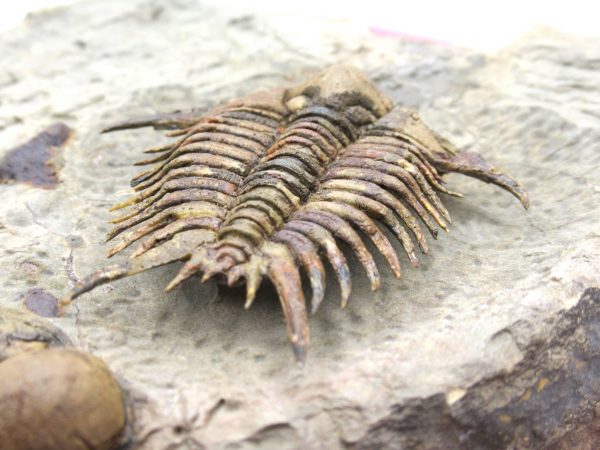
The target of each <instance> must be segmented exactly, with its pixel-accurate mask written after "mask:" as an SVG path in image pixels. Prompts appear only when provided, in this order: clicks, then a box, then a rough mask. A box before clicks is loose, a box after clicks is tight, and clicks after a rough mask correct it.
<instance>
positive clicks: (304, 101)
mask: <svg viewBox="0 0 600 450" xmlns="http://www.w3.org/2000/svg"><path fill="white" fill-rule="evenodd" d="M309 102H310V99H309V98H308V97H307V96H306V95H298V96H296V97H293V98H291V99H289V100H288V101H287V103H286V104H285V106H287V109H288V110H289V111H290V112H296V111H300V110H301V109H303V108H306V107H307V106H308V104H309Z"/></svg>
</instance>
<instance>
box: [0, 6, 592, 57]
mask: <svg viewBox="0 0 600 450" xmlns="http://www.w3.org/2000/svg"><path fill="white" fill-rule="evenodd" d="M78 1H85V0H17V1H14V0H0V11H1V13H0V32H4V31H7V30H10V28H12V27H14V26H17V25H18V24H19V22H20V21H21V20H22V19H23V17H25V15H26V14H27V13H28V12H30V11H35V10H37V9H41V8H49V7H53V6H56V5H62V4H69V3H77V2H78ZM122 1H126V0H122ZM198 1H199V3H204V4H206V3H210V4H213V5H215V6H217V5H219V4H223V3H227V5H228V7H229V8H231V7H235V6H240V7H242V8H243V9H244V10H248V9H251V10H255V11H256V13H257V14H258V15H260V13H261V11H263V12H264V11H268V12H269V13H276V14H283V15H286V16H287V15H289V16H293V15H294V13H295V11H297V9H298V8H300V7H301V8H302V9H303V13H302V16H304V17H305V16H306V15H307V14H306V13H307V10H310V12H311V13H312V14H314V15H318V16H321V17H330V18H333V19H335V20H339V21H344V22H353V23H355V24H356V25H357V26H359V27H362V28H368V29H372V30H375V31H376V32H377V31H379V32H383V33H392V34H398V35H409V36H412V37H416V38H422V39H431V40H435V41H440V42H445V43H448V44H450V45H458V46H463V47H468V48H472V49H476V50H481V51H493V50H496V49H499V48H502V47H503V46H505V45H506V44H508V43H509V42H511V41H512V40H513V39H514V38H516V37H518V36H519V35H521V34H523V33H525V32H527V31H528V30H530V29H531V28H533V27H535V26H549V27H552V28H555V29H557V30H559V31H563V32H567V33H574V34H580V35H586V36H595V37H600V7H596V6H594V5H595V4H596V2H594V1H593V0H588V1H584V0H571V1H555V2H553V1H526V0H521V1H517V0H500V1H494V2H489V1H488V2H486V1H485V0H483V1H477V2H476V1H468V0H447V1H427V0H411V1H399V0H362V1H360V2H358V1H350V0H338V1H329V2H327V1H326V0H293V1H286V0H250V1H237V2H236V1H234V0H221V1H219V0H198ZM164 3H165V5H168V4H169V1H168V0H165V1H164ZM300 5H301V6H300Z"/></svg>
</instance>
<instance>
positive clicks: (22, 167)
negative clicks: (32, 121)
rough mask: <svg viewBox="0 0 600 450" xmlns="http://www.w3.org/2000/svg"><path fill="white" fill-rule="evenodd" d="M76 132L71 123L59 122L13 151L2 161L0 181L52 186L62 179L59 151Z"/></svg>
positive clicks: (48, 187) (41, 186) (44, 186)
mask: <svg viewBox="0 0 600 450" xmlns="http://www.w3.org/2000/svg"><path fill="white" fill-rule="evenodd" d="M72 133H73V132H72V130H71V129H70V128H69V127H68V126H67V125H65V124H64V123H61V122H57V123H54V124H52V125H50V126H49V127H47V128H46V129H44V130H42V131H41V132H40V133H38V134H37V135H36V136H35V137H33V138H32V139H30V140H29V141H27V142H26V143H24V144H21V145H19V146H17V147H15V148H14V149H12V150H10V151H9V152H8V153H7V154H6V156H5V157H4V160H3V161H2V163H1V164H0V181H1V182H3V183H13V182H16V183H28V184H31V185H33V186H36V187H40V188H44V189H52V188H53V187H55V186H56V185H57V184H58V182H59V179H58V172H59V171H60V169H61V167H62V162H61V158H60V154H59V150H60V148H61V147H62V146H64V144H65V143H66V142H67V140H68V139H69V138H70V137H71V135H72Z"/></svg>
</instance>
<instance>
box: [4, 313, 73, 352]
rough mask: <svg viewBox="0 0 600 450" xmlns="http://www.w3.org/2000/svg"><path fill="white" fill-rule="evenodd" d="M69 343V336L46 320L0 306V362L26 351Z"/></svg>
mask: <svg viewBox="0 0 600 450" xmlns="http://www.w3.org/2000/svg"><path fill="white" fill-rule="evenodd" d="M71 345H72V342H71V340H70V339H69V337H68V336H67V335H66V334H65V333H64V332H63V331H62V330H61V329H60V328H58V327H57V326H55V325H53V324H52V323H50V322H48V321H47V320H44V319H42V318H40V317H38V316H36V315H35V314H32V313H30V312H27V311H20V310H16V309H13V308H4V307H2V306H0V362H2V361H4V360H5V359H6V358H9V357H11V356H14V355H17V354H19V353H22V352H26V351H31V350H41V349H46V348H51V347H65V346H67V347H68V346H71Z"/></svg>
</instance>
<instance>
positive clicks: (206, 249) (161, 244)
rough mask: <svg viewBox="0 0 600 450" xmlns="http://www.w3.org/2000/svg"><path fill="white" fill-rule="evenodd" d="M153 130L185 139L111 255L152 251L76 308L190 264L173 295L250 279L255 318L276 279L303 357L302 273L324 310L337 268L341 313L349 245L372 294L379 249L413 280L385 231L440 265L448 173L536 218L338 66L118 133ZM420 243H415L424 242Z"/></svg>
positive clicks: (411, 256) (150, 182) (497, 179)
mask: <svg viewBox="0 0 600 450" xmlns="http://www.w3.org/2000/svg"><path fill="white" fill-rule="evenodd" d="M146 125H152V126H154V127H155V128H175V130H174V131H171V132H170V133H168V135H169V136H175V137H177V138H178V139H177V140H175V141H173V142H171V143H169V144H166V145H161V146H157V147H153V148H150V149H147V150H146V151H145V152H146V153H151V154H157V155H158V156H156V157H154V158H151V159H146V160H144V161H140V162H138V163H136V164H139V165H146V164H152V165H153V166H152V168H151V169H150V170H147V171H145V172H143V173H141V174H140V175H138V176H137V177H135V178H134V179H133V180H132V183H131V184H132V186H133V187H134V189H135V191H137V192H138V193H137V194H135V195H134V196H133V197H131V198H130V199H129V200H127V201H125V202H122V203H119V204H118V205H116V206H115V207H114V208H113V210H115V209H121V208H126V207H128V208H130V210H129V212H128V213H127V214H125V215H123V216H121V217H119V218H118V219H115V220H113V221H112V222H113V223H116V226H115V228H114V229H113V230H112V231H111V232H110V234H109V236H108V238H109V239H112V238H115V237H117V236H119V235H120V236H121V237H120V240H119V242H118V243H117V245H116V246H115V247H113V248H112V250H110V252H109V256H112V255H114V254H115V253H117V252H119V251H121V250H123V249H124V248H126V247H128V246H129V245H130V244H132V243H134V242H137V241H140V244H139V246H138V247H137V250H136V251H135V252H134V253H133V254H132V255H131V258H130V259H129V261H128V262H126V263H124V264H120V265H115V266H110V267H107V268H104V269H102V270H100V271H98V272H96V273H95V274H92V275H91V276H88V277H87V278H85V279H83V280H82V281H81V282H79V283H78V284H77V286H76V287H75V288H74V291H73V292H72V294H71V297H70V298H69V299H67V300H66V303H68V302H69V301H70V300H71V299H72V298H75V297H77V296H79V295H81V294H83V293H84V292H87V291H89V290H90V289H92V288H94V287H95V286H97V285H99V284H102V283H106V282H108V281H111V280H116V279H118V278H122V277H125V276H128V275H132V274H134V273H138V272H141V271H144V270H147V269H150V268H152V267H156V266H160V265H163V264H167V263H171V262H174V261H185V263H184V265H183V267H182V268H181V270H180V272H179V273H178V275H177V276H176V277H175V278H174V279H173V280H172V281H171V282H170V283H169V284H168V286H167V288H166V290H167V291H170V290H171V289H173V288H175V287H176V286H177V285H179V284H180V283H181V282H183V281H184V280H186V279H187V278H190V277H192V276H194V275H201V277H202V278H201V279H202V281H203V282H205V281H207V280H208V279H210V278H213V277H216V278H217V279H218V280H219V281H222V282H225V283H227V284H228V285H229V286H232V285H235V284H238V283H240V282H243V281H245V283H246V292H247V293H246V307H249V306H250V305H251V303H252V301H253V299H254V297H255V294H256V291H257V289H258V287H259V285H260V283H261V280H262V279H263V278H265V277H266V278H268V279H270V280H271V282H272V283H273V285H274V286H275V288H276V290H277V293H278V296H279V299H280V302H281V306H282V309H283V314H284V317H285V321H286V324H287V331H288V335H289V339H290V341H291V342H292V345H293V348H294V353H295V355H296V358H297V359H299V360H302V359H303V358H304V356H305V354H306V348H307V345H308V341H309V328H308V319H307V315H308V314H307V305H306V302H305V298H304V293H303V288H302V282H301V270H302V271H303V272H304V273H305V274H306V275H307V278H308V280H309V282H310V287H311V290H312V300H311V311H312V312H313V313H314V312H315V311H316V310H317V308H318V307H319V304H320V303H321V301H322V300H323V297H324V291H325V269H324V265H323V260H324V259H326V260H327V261H328V262H329V264H330V265H331V266H332V268H333V271H334V273H335V275H336V277H337V279H338V282H339V284H340V288H341V296H342V300H341V301H342V305H345V304H346V302H347V300H348V297H349V295H350V290H351V281H350V270H349V267H348V263H347V261H346V258H345V257H344V254H343V252H342V251H341V250H340V247H339V246H338V241H343V242H345V243H346V244H347V245H348V247H349V248H350V249H352V251H353V252H354V253H355V254H356V256H357V259H358V261H360V263H361V264H362V266H363V267H364V270H365V272H366V274H367V277H368V279H369V281H370V283H371V286H372V288H373V289H377V288H378V287H379V284H380V275H379V272H378V269H377V266H376V264H375V261H374V259H373V256H372V255H371V253H370V251H369V249H368V248H367V246H366V245H365V242H364V238H365V237H366V238H368V239H369V240H370V241H371V242H372V243H373V247H375V248H377V249H378V250H379V251H380V252H381V253H382V255H383V256H384V257H385V260H386V261H387V262H388V264H389V266H390V268H391V270H392V272H393V273H394V274H395V275H396V276H397V277H399V276H400V261H399V258H398V255H397V253H396V251H395V249H394V248H393V247H392V245H391V244H390V242H389V240H388V238H387V237H386V235H385V234H384V233H383V232H382V230H381V228H380V226H379V225H378V223H379V224H384V225H385V226H386V227H387V228H389V230H390V231H391V233H392V234H393V235H394V236H395V237H396V238H397V239H398V240H399V242H400V243H401V245H402V247H403V249H404V252H405V253H406V255H407V256H408V260H409V261H410V263H411V264H412V265H413V266H417V265H418V259H417V256H416V254H415V244H414V241H416V243H417V245H418V247H419V249H420V251H421V252H422V253H427V243H426V241H425V236H424V233H423V229H422V225H424V227H425V228H426V229H427V230H428V231H429V233H431V234H432V235H433V237H434V238H435V237H436V235H437V229H438V228H442V229H444V230H447V224H448V223H450V216H449V214H448V212H447V210H446V208H445V207H444V205H443V204H442V202H441V200H440V198H439V197H438V194H437V192H442V193H444V194H448V195H453V196H460V195H459V194H457V193H455V192H452V191H450V190H448V189H447V188H446V187H444V180H443V179H442V175H443V174H445V173H448V172H459V173H462V174H465V175H468V176H472V177H475V178H479V179H480V180H483V181H485V182H488V183H494V184H496V185H498V186H500V187H501V188H503V189H506V190H507V191H509V192H510V193H512V194H513V195H515V196H516V197H517V198H518V199H519V200H520V201H521V203H522V204H523V206H524V207H525V208H527V207H528V198H527V194H526V192H525V191H524V189H523V188H522V187H521V186H520V185H519V184H518V183H517V182H516V181H515V180H514V179H512V178H511V177H509V176H507V175H504V174H502V173H501V172H499V171H497V170H496V169H495V168H494V167H492V166H491V165H489V164H488V163H487V162H486V161H485V160H484V159H483V158H482V157H481V156H479V155H476V154H473V153H468V152H460V151H458V150H457V149H456V148H455V147H454V146H453V145H452V144H450V143H449V142H448V141H447V140H446V139H444V138H442V137H441V136H439V135H438V134H437V133H435V132H434V131H432V130H431V129H429V128H428V127H427V126H426V125H425V124H424V123H423V122H422V121H421V120H420V118H419V116H418V115H417V114H416V113H415V112H414V111H410V110H408V109H405V108H402V107H395V108H393V107H392V103H391V101H390V100H388V99H387V98H386V97H384V96H383V95H382V94H381V93H380V92H378V91H377V89H376V88H375V87H374V86H373V85H372V84H371V83H370V82H369V80H367V78H366V77H365V76H364V75H363V74H362V73H361V72H360V71H358V70H356V69H354V68H352V67H346V66H335V67H332V68H330V69H328V70H326V71H324V72H322V73H320V74H319V75H317V76H315V77H314V78H311V79H309V80H307V81H305V82H304V83H302V84H300V85H298V86H295V87H292V88H290V89H286V90H280V91H271V92H258V93H255V94H252V95H250V96H248V97H244V98H242V99H239V100H235V101H231V102H229V103H227V104H225V105H224V106H220V107H218V108H216V109H214V110H213V111H211V112H210V113H208V114H206V115H204V116H200V115H197V114H196V115H195V114H193V113H190V114H174V115H165V116H156V117H153V118H150V119H145V120H139V121H136V120H133V121H129V122H123V123H120V124H117V125H115V126H112V127H110V128H109V129H107V131H112V130H117V129H125V128H133V127H139V126H146ZM413 239H414V241H413Z"/></svg>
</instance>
